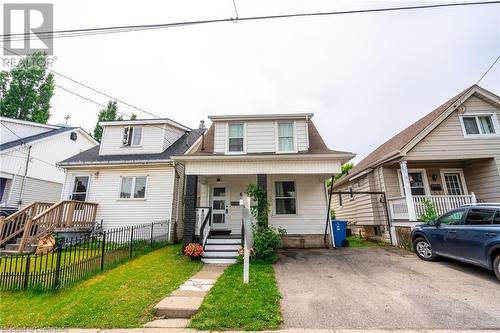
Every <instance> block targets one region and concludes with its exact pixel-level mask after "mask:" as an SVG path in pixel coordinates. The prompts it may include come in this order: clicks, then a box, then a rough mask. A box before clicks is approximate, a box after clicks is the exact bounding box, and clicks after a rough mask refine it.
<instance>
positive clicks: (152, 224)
mask: <svg viewBox="0 0 500 333" xmlns="http://www.w3.org/2000/svg"><path fill="white" fill-rule="evenodd" d="M154 227H155V223H154V222H151V250H153V228H154Z"/></svg>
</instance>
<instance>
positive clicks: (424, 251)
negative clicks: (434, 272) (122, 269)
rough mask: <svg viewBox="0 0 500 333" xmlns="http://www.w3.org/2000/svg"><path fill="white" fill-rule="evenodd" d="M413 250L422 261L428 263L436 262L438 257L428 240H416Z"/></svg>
mask: <svg viewBox="0 0 500 333" xmlns="http://www.w3.org/2000/svg"><path fill="white" fill-rule="evenodd" d="M413 248H414V249H415V253H416V254H417V256H418V257H419V258H420V259H422V260H426V261H434V260H436V255H435V254H434V251H433V250H432V247H431V244H430V243H429V242H428V241H427V239H425V238H423V237H418V238H416V239H415V240H414V241H413Z"/></svg>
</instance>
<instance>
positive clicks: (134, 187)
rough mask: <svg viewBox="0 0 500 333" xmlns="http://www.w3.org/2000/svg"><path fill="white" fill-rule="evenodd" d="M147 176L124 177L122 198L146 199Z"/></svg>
mask: <svg viewBox="0 0 500 333" xmlns="http://www.w3.org/2000/svg"><path fill="white" fill-rule="evenodd" d="M146 178H147V177H122V183H121V186H120V199H144V198H145V197H146V180H147V179H146Z"/></svg>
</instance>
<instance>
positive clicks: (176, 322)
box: [144, 318, 189, 328]
mask: <svg viewBox="0 0 500 333" xmlns="http://www.w3.org/2000/svg"><path fill="white" fill-rule="evenodd" d="M188 325H189V319H181V318H179V319H156V320H153V321H151V322H149V323H146V324H145V325H144V327H154V328H185V327H187V326H188Z"/></svg>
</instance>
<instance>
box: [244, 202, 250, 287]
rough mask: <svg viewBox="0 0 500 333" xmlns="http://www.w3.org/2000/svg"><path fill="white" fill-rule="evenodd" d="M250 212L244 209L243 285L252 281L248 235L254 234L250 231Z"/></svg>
mask: <svg viewBox="0 0 500 333" xmlns="http://www.w3.org/2000/svg"><path fill="white" fill-rule="evenodd" d="M249 222H250V211H249V209H248V207H246V206H245V207H243V226H244V230H245V235H244V237H243V283H245V284H248V282H249V281H250V248H249V246H250V242H249V241H248V240H249V237H248V233H249V232H252V229H251V228H250V229H248V226H249V225H250V223H249Z"/></svg>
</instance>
